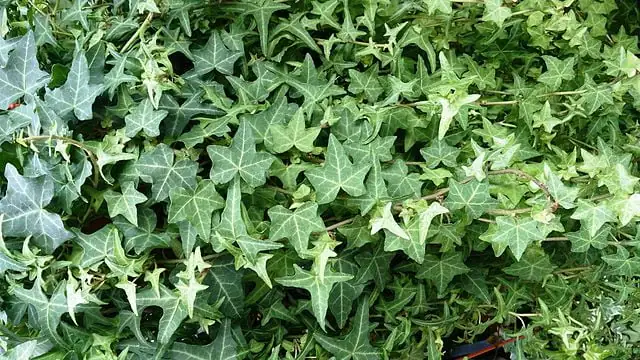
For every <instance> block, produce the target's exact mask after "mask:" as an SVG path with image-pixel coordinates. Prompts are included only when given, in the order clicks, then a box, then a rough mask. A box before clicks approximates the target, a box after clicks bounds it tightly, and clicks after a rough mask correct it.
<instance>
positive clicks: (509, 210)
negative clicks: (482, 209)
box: [486, 207, 533, 216]
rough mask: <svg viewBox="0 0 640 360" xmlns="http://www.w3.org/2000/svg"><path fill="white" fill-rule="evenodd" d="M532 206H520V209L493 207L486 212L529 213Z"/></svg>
mask: <svg viewBox="0 0 640 360" xmlns="http://www.w3.org/2000/svg"><path fill="white" fill-rule="evenodd" d="M532 209H533V208H530V207H529V208H521V209H493V210H489V211H487V212H486V213H487V214H489V215H507V216H508V215H516V214H526V213H530V212H531V210H532Z"/></svg>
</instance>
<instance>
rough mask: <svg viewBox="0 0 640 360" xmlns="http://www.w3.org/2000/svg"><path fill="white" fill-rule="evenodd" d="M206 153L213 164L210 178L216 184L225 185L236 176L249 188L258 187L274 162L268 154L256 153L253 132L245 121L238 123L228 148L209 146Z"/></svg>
mask: <svg viewBox="0 0 640 360" xmlns="http://www.w3.org/2000/svg"><path fill="white" fill-rule="evenodd" d="M207 153H209V157H210V158H211V161H212V162H213V167H212V168H211V174H210V177H211V180H213V181H214V182H215V183H216V184H226V183H228V182H229V181H231V179H233V178H234V177H235V176H236V174H238V175H240V177H241V178H242V179H243V180H244V181H245V182H246V183H247V184H248V185H249V186H251V187H257V186H260V185H262V184H264V183H265V181H266V173H267V170H268V169H269V167H270V166H271V163H272V162H273V160H274V158H273V156H271V155H269V154H268V153H265V152H256V148H255V140H254V137H253V131H252V130H251V127H250V126H249V124H248V123H247V122H246V121H242V122H241V123H240V127H238V131H236V134H235V135H234V137H233V141H232V143H231V146H230V147H223V146H219V145H210V146H208V147H207Z"/></svg>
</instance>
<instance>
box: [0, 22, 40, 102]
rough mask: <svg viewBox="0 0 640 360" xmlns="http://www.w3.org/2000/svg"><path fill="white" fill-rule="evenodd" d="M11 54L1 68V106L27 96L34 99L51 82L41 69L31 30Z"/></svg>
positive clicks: (16, 44)
mask: <svg viewBox="0 0 640 360" xmlns="http://www.w3.org/2000/svg"><path fill="white" fill-rule="evenodd" d="M13 48H14V49H13V51H11V53H10V54H9V58H8V59H7V61H6V64H7V65H6V66H5V67H3V68H2V69H0V108H1V109H7V108H8V107H9V104H11V103H13V102H14V101H16V100H18V99H19V98H21V97H23V96H24V97H25V98H26V99H27V100H28V99H32V98H33V96H34V95H35V93H36V92H37V91H38V90H40V89H41V88H42V87H43V86H45V85H46V84H47V83H48V82H49V74H47V73H46V72H44V71H42V70H40V68H39V65H38V60H37V59H36V44H35V39H34V37H33V33H32V32H31V31H29V32H27V34H26V35H24V36H23V37H22V38H20V40H18V41H17V42H16V43H15V45H13Z"/></svg>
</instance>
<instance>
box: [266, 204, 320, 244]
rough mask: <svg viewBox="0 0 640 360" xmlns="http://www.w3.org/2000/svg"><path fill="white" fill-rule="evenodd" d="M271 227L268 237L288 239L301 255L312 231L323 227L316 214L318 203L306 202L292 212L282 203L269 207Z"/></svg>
mask: <svg viewBox="0 0 640 360" xmlns="http://www.w3.org/2000/svg"><path fill="white" fill-rule="evenodd" d="M269 218H270V219H271V227H270V230H269V239H270V240H272V241H277V240H280V239H282V238H287V239H289V242H290V243H291V245H293V248H294V249H295V250H296V252H297V253H298V255H300V256H303V255H304V254H305V253H306V251H307V249H308V247H309V237H310V236H311V233H312V232H320V231H323V230H324V229H325V226H324V222H323V221H322V218H321V217H320V216H318V204H315V203H306V204H304V205H302V206H300V207H298V208H297V209H295V210H294V211H293V212H292V211H290V210H288V209H286V208H285V207H284V206H282V205H277V206H274V207H272V208H271V209H269Z"/></svg>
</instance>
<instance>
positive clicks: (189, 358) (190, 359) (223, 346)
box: [171, 319, 238, 360]
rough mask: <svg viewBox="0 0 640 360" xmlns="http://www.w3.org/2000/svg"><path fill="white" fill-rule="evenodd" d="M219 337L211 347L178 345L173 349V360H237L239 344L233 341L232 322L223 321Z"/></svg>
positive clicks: (219, 329)
mask: <svg viewBox="0 0 640 360" xmlns="http://www.w3.org/2000/svg"><path fill="white" fill-rule="evenodd" d="M217 334H218V335H217V336H216V338H215V340H214V341H213V342H211V343H210V344H209V345H205V346H203V345H189V344H185V343H176V344H175V345H174V346H173V347H172V348H171V354H172V357H171V358H172V359H178V358H180V359H183V360H233V359H237V357H238V354H237V347H238V344H237V343H236V341H235V340H234V339H233V334H232V329H231V321H229V320H228V319H225V320H222V321H221V323H220V327H219V328H218V332H217Z"/></svg>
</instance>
